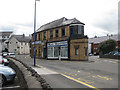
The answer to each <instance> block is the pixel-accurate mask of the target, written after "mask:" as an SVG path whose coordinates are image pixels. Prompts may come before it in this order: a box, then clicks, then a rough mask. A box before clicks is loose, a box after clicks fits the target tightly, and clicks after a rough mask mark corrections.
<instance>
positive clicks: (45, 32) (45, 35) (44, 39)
mask: <svg viewBox="0 0 120 90" xmlns="http://www.w3.org/2000/svg"><path fill="white" fill-rule="evenodd" d="M44 40H46V32H44Z"/></svg>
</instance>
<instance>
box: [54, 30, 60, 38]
mask: <svg viewBox="0 0 120 90" xmlns="http://www.w3.org/2000/svg"><path fill="white" fill-rule="evenodd" d="M55 37H59V30H58V29H56V30H55Z"/></svg>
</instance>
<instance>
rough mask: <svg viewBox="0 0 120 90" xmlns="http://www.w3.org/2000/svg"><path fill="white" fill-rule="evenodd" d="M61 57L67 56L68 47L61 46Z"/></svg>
mask: <svg viewBox="0 0 120 90" xmlns="http://www.w3.org/2000/svg"><path fill="white" fill-rule="evenodd" d="M61 57H68V47H67V46H63V47H61Z"/></svg>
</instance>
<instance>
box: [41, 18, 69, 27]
mask: <svg viewBox="0 0 120 90" xmlns="http://www.w3.org/2000/svg"><path fill="white" fill-rule="evenodd" d="M61 19H63V20H64V19H67V18H65V17H62V18H60V19H56V20H54V21H51V22H49V23H46V24H44V25H42V26H40V28H41V27H43V26H45V25H48V24H51V23H53V22H56V21H59V20H61Z"/></svg>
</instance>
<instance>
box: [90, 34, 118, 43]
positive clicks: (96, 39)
mask: <svg viewBox="0 0 120 90" xmlns="http://www.w3.org/2000/svg"><path fill="white" fill-rule="evenodd" d="M108 39H113V40H115V41H120V35H112V36H103V37H97V38H89V39H88V43H94V44H97V43H101V42H103V41H106V40H108Z"/></svg>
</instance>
